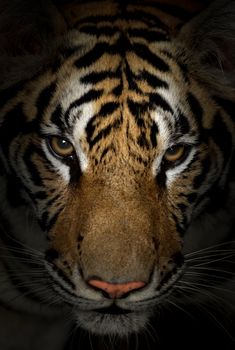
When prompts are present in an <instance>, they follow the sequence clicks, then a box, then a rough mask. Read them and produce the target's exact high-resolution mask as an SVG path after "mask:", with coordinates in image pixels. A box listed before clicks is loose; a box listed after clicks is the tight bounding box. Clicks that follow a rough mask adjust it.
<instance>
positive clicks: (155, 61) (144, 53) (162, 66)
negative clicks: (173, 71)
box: [132, 43, 170, 72]
mask: <svg viewBox="0 0 235 350" xmlns="http://www.w3.org/2000/svg"><path fill="white" fill-rule="evenodd" d="M132 48H133V51H134V52H135V53H136V54H137V55H138V56H139V57H140V58H141V59H142V60H144V61H146V62H147V63H149V64H150V65H152V66H153V67H154V68H156V69H158V70H160V71H162V72H168V71H169V70H170V67H169V66H168V64H167V63H166V62H165V61H163V59H162V58H160V57H159V56H157V55H156V54H155V53H153V52H152V51H151V50H150V49H149V48H148V47H147V46H146V45H143V44H140V43H134V44H133V46H132Z"/></svg>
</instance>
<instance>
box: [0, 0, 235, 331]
mask: <svg viewBox="0 0 235 350" xmlns="http://www.w3.org/2000/svg"><path fill="white" fill-rule="evenodd" d="M223 3H224V2H223V1H219V2H217V3H216V5H213V6H214V7H213V6H212V9H213V10H214V11H215V12H216V11H218V12H216V13H219V11H220V12H222V13H220V16H221V18H223V11H224V12H226V13H229V12H232V13H233V15H234V11H235V8H234V5H233V4H228V5H227V7H226V9H225V8H224V7H223V5H224V4H223ZM81 6H82V7H81ZM63 11H64V13H65V17H66V16H67V17H66V20H67V23H70V27H71V28H72V29H70V31H69V34H67V35H66V37H65V38H64V37H63V40H62V44H61V42H60V44H59V45H58V48H57V51H56V57H55V56H53V59H52V62H51V61H50V62H49V63H48V65H46V68H44V67H43V69H41V70H39V72H37V74H36V75H34V77H33V78H30V79H29V78H28V79H26V80H25V81H23V82H19V83H18V84H16V85H15V86H14V87H9V88H8V89H3V90H2V93H1V95H2V98H1V101H3V102H1V112H0V113H1V114H0V118H1V119H0V120H1V124H0V143H1V163H2V168H4V171H3V174H1V176H2V177H3V178H5V181H6V183H7V187H6V190H5V194H4V196H5V197H6V198H5V199H7V203H8V204H5V207H4V210H3V216H6V217H10V218H11V219H10V220H11V222H10V224H9V226H10V228H11V230H12V231H13V233H14V235H16V237H17V239H18V240H20V241H21V240H22V241H24V242H30V243H28V244H30V245H32V246H33V247H34V248H36V249H39V250H40V249H41V250H42V252H43V253H45V268H46V271H47V278H46V281H45V283H48V280H49V281H50V283H49V284H50V286H51V285H52V287H51V288H52V289H53V292H54V293H55V295H56V296H57V298H58V300H59V303H62V304H63V303H66V304H68V305H70V306H71V307H72V308H73V310H74V315H75V319H76V320H77V322H78V324H79V325H80V326H82V327H83V328H86V329H88V330H90V331H93V332H95V333H100V334H105V333H108V334H111V333H118V334H120V335H122V334H126V333H129V332H133V331H138V330H139V329H141V328H143V327H144V326H145V325H146V323H147V321H148V319H149V317H150V316H151V315H152V313H153V312H154V310H155V309H156V308H157V306H158V304H159V303H161V302H162V299H164V297H165V296H167V295H168V294H169V293H170V292H171V291H172V290H173V288H174V286H175V285H176V283H177V280H178V279H179V278H180V277H181V275H182V274H183V273H184V270H185V269H186V268H187V266H186V267H185V264H184V257H183V255H184V254H183V253H184V251H183V249H184V244H185V243H184V242H185V241H186V243H187V241H189V245H190V244H191V245H193V244H194V243H192V242H194V241H195V242H197V240H199V239H201V233H200V232H199V233H198V237H199V238H197V237H192V233H190V232H191V231H190V230H191V228H192V226H193V225H194V222H195V220H197V218H198V217H202V216H203V214H204V211H205V210H207V208H208V205H209V204H211V201H213V200H214V198H215V199H216V198H217V197H216V196H217V195H218V193H220V191H221V190H223V189H224V187H225V184H226V183H227V173H228V170H229V167H230V163H231V158H232V155H233V145H234V136H235V133H234V132H233V131H234V125H233V124H232V121H231V110H232V99H233V97H232V96H233V94H234V89H233V88H232V84H231V79H230V78H231V77H230V76H229V74H230V73H229V72H230V71H229V69H230V68H226V69H227V70H226V71H225V73H224V74H225V75H226V73H227V72H228V77H226V76H224V77H223V78H222V73H221V72H220V71H219V68H218V67H217V62H214V60H213V59H212V58H213V57H212V56H213V53H214V51H213V50H214V47H213V44H214V45H215V41H214V37H213V33H214V31H215V27H217V28H216V30H217V31H218V33H220V36H221V38H224V31H226V30H227V28H224V25H225V24H226V23H225V22H224V21H221V24H220V21H219V22H218V21H214V20H213V19H209V15H208V14H210V13H211V11H212V10H211V8H209V9H208V10H206V11H205V12H203V14H202V15H199V17H196V19H194V20H193V21H191V22H189V24H186V25H184V26H182V28H181V29H177V28H179V27H180V25H179V24H180V23H181V22H180V21H179V19H178V18H177V19H175V18H174V17H172V16H171V15H169V14H165V15H164V16H163V17H162V15H161V14H162V12H161V11H162V10H158V9H156V8H155V7H142V6H141V5H130V6H127V7H125V8H123V7H122V6H121V7H119V6H118V5H116V3H114V4H111V3H110V4H109V5H107V4H106V6H105V8H103V7H102V6H101V4H99V6H98V7H97V5H94V4H91V3H89V4H88V5H84V4H83V5H80V4H79V3H78V4H77V5H73V7H70V6H68V7H64V9H63ZM140 14H141V15H140ZM228 16H229V15H228ZM219 26H220V27H221V28H218V27H219ZM233 29H234V28H233ZM223 30H224V31H223ZM233 33H234V32H233ZM219 44H220V43H218V45H217V46H216V49H218V50H222V48H221V47H220V45H219ZM207 45H208V47H207ZM221 46H222V45H221ZM226 59H227V56H226V57H225V56H224V60H225V63H224V62H222V64H224V67H227V66H226V63H227V61H226ZM12 96H13V97H12ZM226 106H227V107H226ZM229 107H231V108H229ZM231 130H232V131H231ZM12 179H13V181H12ZM12 194H14V195H13V196H12ZM16 198H17V203H16ZM7 208H8V209H7ZM26 208H27V210H26ZM19 213H20V214H19ZM29 213H30V215H31V216H32V217H33V219H31V220H32V222H31V223H30V227H28V226H24V225H28V215H29ZM12 215H16V216H17V215H18V216H19V215H20V216H21V219H22V220H25V221H23V222H25V224H20V226H23V227H21V228H20V229H19V224H17V227H15V226H16V224H15V223H16V222H17V223H18V222H19V221H16V219H15V218H13V217H12ZM17 220H18V219H17ZM35 227H37V228H35ZM39 227H40V229H39ZM22 231H24V232H23V233H22ZM26 231H27V234H26ZM39 236H40V237H39ZM194 236H195V232H194ZM213 239H214V237H211V236H210V237H208V238H207V240H209V241H211V242H213ZM39 240H40V242H41V241H42V242H43V244H42V245H41V244H40V245H39V244H38V242H39ZM42 246H43V248H42Z"/></svg>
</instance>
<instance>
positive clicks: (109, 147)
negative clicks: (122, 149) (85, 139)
mask: <svg viewBox="0 0 235 350" xmlns="http://www.w3.org/2000/svg"><path fill="white" fill-rule="evenodd" d="M113 150H114V149H113V146H112V145H111V146H107V147H105V149H104V150H103V152H102V154H101V156H100V162H101V161H102V159H103V158H104V157H105V156H106V154H108V152H110V151H113Z"/></svg>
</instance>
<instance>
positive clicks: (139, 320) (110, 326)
mask: <svg viewBox="0 0 235 350" xmlns="http://www.w3.org/2000/svg"><path fill="white" fill-rule="evenodd" d="M149 317H150V313H149V312H131V313H129V314H126V315H111V314H100V313H99V312H96V311H78V313H77V314H76V321H77V325H78V327H81V328H83V329H85V330H87V331H89V332H91V331H92V333H94V334H97V335H117V336H121V337H125V336H127V335H129V334H131V333H136V332H140V331H141V330H143V329H144V328H145V327H146V325H147V323H148V320H149Z"/></svg>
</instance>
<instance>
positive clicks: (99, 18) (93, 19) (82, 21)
mask: <svg viewBox="0 0 235 350" xmlns="http://www.w3.org/2000/svg"><path fill="white" fill-rule="evenodd" d="M117 19H118V16H117V15H114V16H112V15H103V16H102V15H93V16H88V17H85V18H82V19H79V20H78V21H77V22H75V24H74V25H73V28H79V29H80V26H81V25H82V24H88V23H91V24H98V23H101V22H109V23H114V22H115V21H116V20H117Z"/></svg>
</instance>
